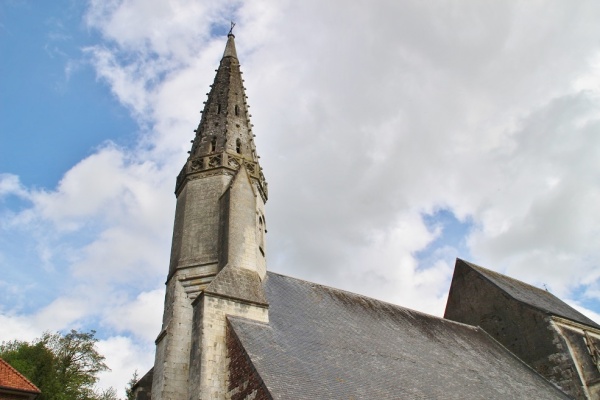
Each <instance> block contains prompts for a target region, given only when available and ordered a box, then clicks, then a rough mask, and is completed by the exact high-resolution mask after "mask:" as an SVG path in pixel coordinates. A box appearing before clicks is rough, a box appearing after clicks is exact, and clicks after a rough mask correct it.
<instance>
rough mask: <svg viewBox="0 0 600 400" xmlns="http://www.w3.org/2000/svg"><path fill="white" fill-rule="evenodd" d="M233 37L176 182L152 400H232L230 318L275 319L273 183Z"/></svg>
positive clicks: (217, 71) (226, 48)
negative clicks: (268, 207) (269, 253)
mask: <svg viewBox="0 0 600 400" xmlns="http://www.w3.org/2000/svg"><path fill="white" fill-rule="evenodd" d="M232 25H233V24H232ZM234 39H235V38H234V36H233V34H232V33H231V32H230V33H229V35H228V36H227V45H226V46H225V52H224V53H223V58H222V59H221V62H220V64H219V68H218V69H217V70H216V76H215V80H214V82H213V84H212V85H211V89H210V92H209V93H207V96H208V99H207V100H206V101H205V102H204V103H205V105H204V110H202V117H201V118H200V123H199V124H198V127H197V128H196V129H195V130H194V132H195V133H196V135H195V137H194V139H193V140H192V148H191V149H190V152H189V157H188V159H187V160H186V162H185V164H184V166H183V168H182V170H181V172H180V173H179V175H178V176H177V182H176V185H175V195H176V197H177V206H176V208H175V221H174V225H173V240H172V244H171V260H170V264H169V273H168V275H167V282H166V286H167V287H166V294H165V309H164V313H163V323H162V329H161V332H160V334H159V335H158V337H157V339H156V358H155V363H154V372H153V378H152V379H153V380H152V398H153V399H154V400H167V399H183V400H187V399H198V398H202V399H225V398H226V394H227V385H226V382H227V369H226V366H227V361H226V356H227V355H226V353H225V349H226V346H225V343H224V340H225V331H226V316H227V315H237V316H244V317H245V318H254V319H256V320H259V321H261V322H266V321H268V304H267V300H266V296H265V293H264V289H263V285H262V282H263V280H264V279H265V276H266V248H265V233H266V220H265V208H264V206H265V202H266V201H267V183H266V181H265V177H264V175H263V173H262V169H261V168H260V165H259V162H258V159H259V158H258V155H257V154H256V147H255V145H254V140H253V137H254V135H253V134H252V124H251V123H250V114H249V113H248V104H247V103H246V95H245V89H244V85H243V82H244V81H243V79H242V73H241V71H240V64H239V61H238V58H237V52H236V50H235V41H234ZM217 381H218V384H217Z"/></svg>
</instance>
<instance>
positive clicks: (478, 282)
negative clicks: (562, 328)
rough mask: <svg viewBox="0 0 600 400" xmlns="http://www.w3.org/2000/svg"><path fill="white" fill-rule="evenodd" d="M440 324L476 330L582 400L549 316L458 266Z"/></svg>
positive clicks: (561, 339) (565, 349)
mask: <svg viewBox="0 0 600 400" xmlns="http://www.w3.org/2000/svg"><path fill="white" fill-rule="evenodd" d="M444 318H447V319H450V320H453V321H457V322H462V323H466V324H469V325H472V326H480V327H481V328H483V329H484V330H485V331H486V332H487V333H488V334H490V335H491V336H492V337H493V338H494V339H496V340H497V341H499V342H500V343H502V345H504V346H505V347H506V348H507V349H509V350H510V351H511V352H513V353H514V354H516V355H517V356H518V357H519V358H520V359H521V360H523V361H524V362H525V363H527V364H528V365H530V366H531V367H532V368H533V369H535V370H536V371H538V373H540V374H541V375H542V376H544V377H545V378H546V379H548V380H550V381H551V382H553V383H555V384H556V385H558V386H559V387H561V388H562V389H563V390H564V391H565V392H566V393H567V394H569V395H571V396H573V397H575V398H577V399H585V398H586V396H585V393H584V390H583V388H582V382H581V380H580V378H579V375H578V373H577V367H576V365H575V363H574V361H573V359H572V358H571V355H570V353H569V350H568V345H567V343H566V342H565V338H564V337H563V336H562V335H561V333H560V332H559V330H557V329H556V328H555V326H554V325H553V324H552V318H551V316H549V315H546V314H544V313H542V312H541V311H539V310H537V309H535V308H533V307H530V306H528V305H525V304H523V303H520V302H518V301H516V300H514V299H513V298H511V297H509V296H508V295H507V294H506V293H505V292H503V291H501V290H500V289H498V287H497V286H495V285H493V284H491V283H490V282H489V281H488V280H486V279H485V278H483V277H482V276H481V275H479V274H478V273H476V272H474V271H473V270H472V269H470V268H468V267H464V266H462V267H461V265H460V264H458V263H457V266H456V270H455V273H454V277H453V279H452V285H451V288H450V294H449V297H448V303H447V305H446V312H445V315H444Z"/></svg>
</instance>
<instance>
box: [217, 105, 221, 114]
mask: <svg viewBox="0 0 600 400" xmlns="http://www.w3.org/2000/svg"><path fill="white" fill-rule="evenodd" d="M217 114H221V105H220V104H217Z"/></svg>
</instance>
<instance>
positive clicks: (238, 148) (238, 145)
mask: <svg viewBox="0 0 600 400" xmlns="http://www.w3.org/2000/svg"><path fill="white" fill-rule="evenodd" d="M235 152H236V153H238V154H242V141H241V140H240V139H237V140H236V141H235Z"/></svg>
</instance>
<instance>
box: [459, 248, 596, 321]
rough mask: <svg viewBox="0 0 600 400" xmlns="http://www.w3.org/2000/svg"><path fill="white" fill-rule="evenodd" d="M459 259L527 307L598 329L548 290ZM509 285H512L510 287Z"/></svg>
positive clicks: (588, 319)
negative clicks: (528, 294)
mask: <svg viewBox="0 0 600 400" xmlns="http://www.w3.org/2000/svg"><path fill="white" fill-rule="evenodd" d="M459 261H460V262H462V263H463V264H465V265H466V266H467V267H469V268H471V269H473V270H474V271H476V272H477V273H479V274H480V275H481V276H482V277H483V279H485V280H486V281H488V282H489V283H490V284H491V285H493V286H495V287H497V288H498V289H499V290H501V291H502V292H504V293H505V294H506V295H507V296H509V297H510V298H511V299H513V300H515V301H517V302H520V303H522V304H524V305H527V306H528V307H532V308H535V309H537V310H539V311H541V312H544V313H546V314H548V315H551V316H556V317H561V318H565V319H568V320H571V321H576V322H579V323H581V324H584V325H588V326H592V327H595V328H596V329H600V324H598V323H597V322H596V321H594V320H593V319H591V318H590V317H588V316H586V315H585V314H583V313H582V312H580V311H579V310H577V309H575V308H574V307H573V306H571V305H570V304H568V303H567V302H565V301H564V300H562V299H561V298H560V297H558V296H556V295H554V294H553V293H551V292H549V291H548V290H543V289H541V288H539V287H537V286H534V285H531V284H529V283H526V282H523V281H521V280H518V279H516V278H512V277H510V276H508V275H504V274H502V273H500V272H496V271H493V270H490V269H487V268H484V267H482V266H480V265H477V264H474V263H472V262H469V261H465V260H463V259H461V258H457V262H459ZM511 285H512V286H513V287H511ZM523 289H527V290H528V291H529V292H530V294H531V295H533V297H531V298H527V297H526V296H527V294H526V292H524V293H520V292H519V291H522V290H523ZM565 307H566V308H567V309H566V310H565Z"/></svg>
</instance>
